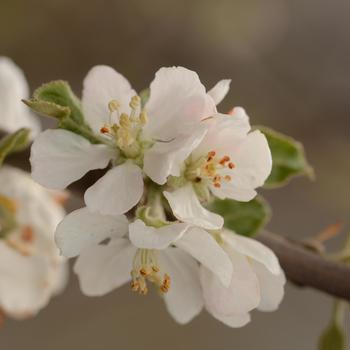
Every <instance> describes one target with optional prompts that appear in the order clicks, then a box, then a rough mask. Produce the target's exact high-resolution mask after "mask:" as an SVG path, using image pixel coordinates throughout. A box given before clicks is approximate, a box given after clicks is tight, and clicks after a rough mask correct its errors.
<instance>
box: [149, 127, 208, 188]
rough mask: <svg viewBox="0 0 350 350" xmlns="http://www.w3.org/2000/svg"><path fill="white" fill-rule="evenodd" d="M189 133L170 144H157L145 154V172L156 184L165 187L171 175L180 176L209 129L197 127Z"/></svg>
mask: <svg viewBox="0 0 350 350" xmlns="http://www.w3.org/2000/svg"><path fill="white" fill-rule="evenodd" d="M189 131H190V132H187V133H186V134H180V135H178V136H177V137H176V138H175V139H174V140H172V141H170V142H157V143H155V144H154V145H153V147H152V148H150V149H149V150H147V151H146V152H145V157H144V171H145V173H146V174H147V175H148V176H149V177H150V178H151V179H152V180H153V181H154V182H156V183H158V184H160V185H163V184H165V183H166V181H167V177H168V176H169V175H173V176H180V173H181V170H182V168H183V167H184V161H185V160H186V158H187V157H188V156H189V155H190V154H191V152H192V151H193V150H194V149H195V148H196V147H197V146H198V145H199V143H200V142H201V141H202V139H203V137H204V136H205V134H206V132H207V128H206V127H205V126H204V125H197V126H196V127H195V128H193V127H192V128H191V127H190V130H189Z"/></svg>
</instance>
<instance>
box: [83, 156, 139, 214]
mask: <svg viewBox="0 0 350 350" xmlns="http://www.w3.org/2000/svg"><path fill="white" fill-rule="evenodd" d="M142 193H143V177H142V171H141V169H140V168H139V167H138V166H137V165H135V164H132V163H129V162H126V163H124V164H122V165H118V166H116V167H114V168H113V169H111V170H109V171H108V172H107V173H106V174H105V175H104V176H103V177H101V178H100V179H99V180H98V181H97V182H96V183H95V184H94V185H92V186H91V187H90V188H88V190H87V191H86V192H85V196H84V199H85V203H86V206H87V207H88V208H89V209H90V210H91V211H93V212H99V213H101V214H103V215H120V214H124V213H126V212H127V211H128V210H130V209H131V208H132V207H133V206H135V205H136V204H137V203H138V202H139V200H140V199H141V196H142Z"/></svg>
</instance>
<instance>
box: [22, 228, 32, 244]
mask: <svg viewBox="0 0 350 350" xmlns="http://www.w3.org/2000/svg"><path fill="white" fill-rule="evenodd" d="M21 238H22V240H23V241H24V242H28V243H29V242H32V241H33V239H34V233H33V230H32V228H31V227H29V226H26V227H25V228H24V229H23V230H22V234H21Z"/></svg>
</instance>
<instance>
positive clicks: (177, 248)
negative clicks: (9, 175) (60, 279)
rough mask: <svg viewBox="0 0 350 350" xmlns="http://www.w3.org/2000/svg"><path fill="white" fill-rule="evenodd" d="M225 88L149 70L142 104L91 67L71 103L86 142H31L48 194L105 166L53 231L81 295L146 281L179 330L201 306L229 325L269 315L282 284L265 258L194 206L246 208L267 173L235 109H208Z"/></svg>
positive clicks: (274, 263)
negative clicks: (77, 100) (217, 203)
mask: <svg viewBox="0 0 350 350" xmlns="http://www.w3.org/2000/svg"><path fill="white" fill-rule="evenodd" d="M229 85H230V81H229V80H222V81H220V82H219V83H217V84H216V85H215V86H214V87H213V88H212V89H211V90H209V91H208V92H207V91H206V89H205V87H204V86H203V85H202V83H201V82H200V79H199V77H198V75H197V74H196V73H195V72H193V71H190V70H188V69H185V68H182V67H171V68H161V69H160V70H159V71H158V72H157V73H156V75H155V78H154V80H153V82H152V83H151V84H150V88H149V98H147V99H145V98H142V97H143V96H139V95H138V94H137V93H136V92H135V90H133V89H132V87H131V85H130V84H129V82H128V81H127V80H126V79H125V78H124V77H123V76H122V75H120V74H119V73H117V72H116V71H115V70H114V69H112V68H110V67H107V66H96V67H94V68H92V69H91V71H90V72H89V73H88V75H87V76H86V78H85V80H84V88H83V94H82V102H81V106H82V115H83V117H84V122H86V124H87V127H88V129H89V131H90V132H91V133H92V134H93V135H94V142H91V140H89V139H88V138H85V137H84V135H83V134H81V133H80V134H79V133H76V132H74V130H73V131H72V130H68V129H62V128H60V129H55V130H46V131H44V132H42V133H41V134H39V136H38V137H37V138H36V139H35V141H34V143H33V146H32V149H31V165H32V176H33V178H34V179H35V180H36V181H37V182H38V183H40V184H41V185H43V186H46V187H48V188H51V189H56V190H60V189H64V188H66V187H67V186H68V185H69V184H71V183H72V182H74V181H76V180H78V179H79V178H81V177H82V176H84V175H85V174H86V173H87V172H88V171H90V170H93V169H102V168H106V167H108V170H107V172H106V173H105V174H104V175H103V176H102V177H101V178H99V179H98V180H97V181H96V183H95V184H93V185H92V186H91V187H90V188H88V189H87V191H86V192H85V195H84V200H85V204H86V207H84V208H81V209H78V210H76V211H73V212H72V213H71V214H69V215H67V216H66V217H65V219H64V220H63V221H62V222H61V223H60V224H59V225H58V228H57V230H56V242H57V245H58V247H59V248H60V250H61V252H62V254H63V255H64V256H66V257H76V256H77V257H78V259H77V261H76V264H75V267H74V270H75V272H76V273H77V274H78V276H79V280H80V285H81V289H82V291H83V292H84V293H85V294H87V295H91V296H98V295H103V294H106V293H108V292H110V291H111V290H113V289H115V288H117V287H119V286H121V285H123V284H125V283H127V282H130V285H131V289H132V290H133V291H135V292H138V293H139V294H142V295H145V294H147V292H148V291H149V289H150V288H151V286H154V287H155V288H156V289H157V290H158V291H159V292H160V294H161V295H163V297H164V300H165V303H166V306H167V308H168V310H169V312H170V314H171V315H172V316H173V317H174V319H175V320H176V321H178V322H179V323H186V322H189V321H190V320H191V319H192V318H193V317H195V316H196V315H197V314H198V313H199V312H200V311H201V310H202V308H203V307H205V308H206V309H207V310H208V311H209V312H210V313H211V314H212V315H213V316H214V317H215V318H217V319H218V320H220V321H222V322H223V323H225V324H227V325H229V326H232V327H240V326H243V325H245V324H246V323H247V322H249V319H250V316H249V313H250V311H251V310H253V309H255V308H259V309H261V310H265V311H270V310H274V309H276V308H277V306H278V304H279V303H280V301H281V299H282V297H283V290H284V283H285V277H284V274H283V272H282V270H281V268H280V266H279V263H278V260H277V258H276V257H275V255H274V254H273V252H272V251H271V250H270V249H268V248H267V247H265V246H264V245H262V244H261V243H259V242H257V241H255V240H253V239H250V238H247V237H243V236H240V235H237V234H235V233H234V232H231V231H228V230H226V229H224V228H223V227H224V219H223V218H222V217H221V216H220V215H218V214H216V213H213V212H211V211H210V210H208V208H207V207H206V205H207V204H208V203H209V202H210V200H211V199H212V198H218V199H225V198H229V199H234V200H237V201H250V200H251V199H253V198H254V197H255V196H256V189H257V188H258V187H259V186H262V185H263V184H264V182H265V180H266V179H267V177H268V175H269V174H270V172H271V166H272V160H271V153H270V149H269V146H268V143H267V141H266V138H265V136H264V135H263V134H262V133H261V132H260V131H258V130H255V131H252V130H251V127H250V123H249V118H248V116H247V114H246V112H245V110H244V109H243V108H240V107H237V108H234V109H233V110H232V111H231V112H230V113H228V114H222V113H219V112H218V111H217V107H216V105H217V104H218V103H219V102H221V100H222V99H223V98H224V97H225V95H226V93H227V92H228V89H229Z"/></svg>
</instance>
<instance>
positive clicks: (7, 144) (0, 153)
mask: <svg viewBox="0 0 350 350" xmlns="http://www.w3.org/2000/svg"><path fill="white" fill-rule="evenodd" d="M29 134H30V130H29V129H25V128H23V129H19V130H17V131H16V132H14V133H12V134H9V135H7V136H5V137H3V138H2V139H1V140H0V165H1V164H2V163H3V161H4V159H5V158H6V156H7V155H9V154H11V153H14V152H19V151H22V150H23V149H24V148H26V147H27V146H28V145H29Z"/></svg>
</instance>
